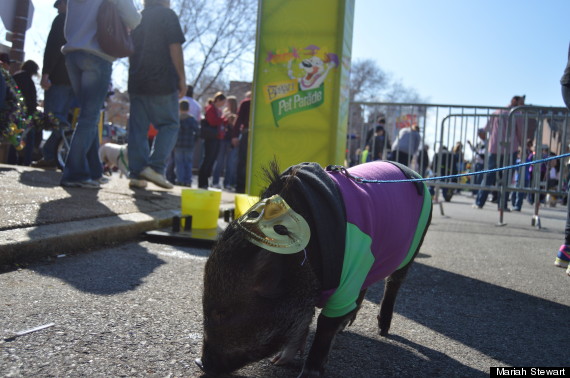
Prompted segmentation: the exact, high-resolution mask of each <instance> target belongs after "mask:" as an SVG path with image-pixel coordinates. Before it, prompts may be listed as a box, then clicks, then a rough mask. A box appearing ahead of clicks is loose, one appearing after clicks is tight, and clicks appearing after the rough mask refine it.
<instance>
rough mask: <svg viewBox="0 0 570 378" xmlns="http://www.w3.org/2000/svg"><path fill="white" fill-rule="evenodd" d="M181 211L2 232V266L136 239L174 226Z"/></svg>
mask: <svg viewBox="0 0 570 378" xmlns="http://www.w3.org/2000/svg"><path fill="white" fill-rule="evenodd" d="M178 213H179V212H178V211H175V210H161V211H156V212H152V213H148V214H145V213H131V214H121V215H115V216H110V217H102V218H94V219H86V220H81V221H73V222H66V223H54V224H48V225H42V226H35V227H27V228H20V229H13V230H6V231H0V265H10V264H14V263H16V262H28V261H32V260H36V259H39V258H43V257H48V256H54V255H59V254H64V253H70V252H79V251H82V250H86V249H90V248H95V247H101V246H102V245H109V244H114V243H120V242H125V241H129V240H133V239H136V238H137V237H138V236H139V235H140V234H141V233H143V232H145V231H150V230H155V229H158V228H165V227H169V226H171V225H172V217H173V216H174V215H177V214H178Z"/></svg>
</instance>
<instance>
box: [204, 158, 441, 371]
mask: <svg viewBox="0 0 570 378" xmlns="http://www.w3.org/2000/svg"><path fill="white" fill-rule="evenodd" d="M266 176H267V178H268V181H269V182H270V184H269V186H268V188H267V189H266V190H265V192H264V193H263V195H262V196H261V198H262V199H261V201H259V202H258V203H257V204H255V205H253V206H252V207H251V208H250V209H249V210H248V211H247V212H246V213H245V214H243V215H242V216H241V217H239V218H238V219H237V220H235V221H234V222H232V223H231V224H230V225H229V226H228V227H227V228H226V230H225V231H224V232H223V234H222V235H221V236H220V238H219V240H218V242H217V243H216V245H215V246H214V248H213V251H212V253H211V254H210V257H209V258H208V261H207V262H206V268H205V273H204V292H203V296H202V300H203V310H204V340H203V342H204V343H203V348H202V356H201V358H199V359H197V360H196V364H197V365H198V366H199V367H200V368H202V370H204V371H205V372H206V373H208V374H212V375H218V374H225V373H229V372H231V371H234V370H236V369H239V368H240V367H242V366H244V365H246V364H248V363H251V362H255V361H259V360H261V359H262V358H265V357H269V356H274V357H273V359H272V362H273V363H275V364H277V365H282V364H286V363H289V362H292V361H293V360H294V358H295V356H296V355H297V352H298V351H304V350H305V343H306V340H307V335H308V334H309V329H310V325H311V322H312V319H313V315H314V313H315V307H321V308H322V311H321V313H320V315H319V317H318V320H317V330H316V333H315V336H314V341H313V344H312V346H311V348H310V351H309V354H308V356H307V358H306V360H305V364H304V367H303V371H302V373H301V375H299V377H322V376H324V374H325V365H326V362H327V360H328V355H329V352H330V349H331V347H332V344H333V341H334V339H335V336H336V334H337V333H338V332H340V331H341V330H342V329H344V327H346V326H347V325H349V324H351V323H352V322H353V321H354V319H355V318H356V314H357V312H358V309H359V308H360V305H361V303H362V301H363V299H364V295H365V293H366V289H367V288H368V287H369V286H370V285H372V284H373V283H375V282H377V281H380V280H383V279H386V283H385V290H384V298H383V299H382V304H381V306H380V314H379V315H378V326H379V328H380V335H383V336H386V335H387V334H388V330H389V328H390V323H391V321H392V313H393V310H394V302H395V300H396V295H397V293H398V289H399V288H400V285H401V284H402V282H403V281H404V278H405V277H406V273H407V271H408V269H409V267H410V265H411V263H412V262H413V260H414V258H415V257H416V255H417V254H418V251H419V249H420V246H421V244H422V242H423V239H424V236H425V233H426V231H427V229H428V227H429V224H430V221H431V212H432V203H431V196H430V194H429V190H428V188H427V187H426V185H425V183H423V182H420V181H413V182H410V181H409V180H408V179H410V178H418V177H419V175H418V174H417V173H415V172H413V171H412V170H410V169H409V168H408V167H406V166H403V165H401V164H398V163H394V162H381V161H377V162H371V163H366V164H361V165H358V166H355V167H352V168H349V169H345V168H344V167H339V166H331V167H327V168H326V169H323V168H322V167H321V166H320V165H318V164H317V163H302V164H298V165H295V166H292V167H290V168H288V169H287V170H285V171H284V172H283V173H280V172H279V169H278V168H277V165H276V164H275V163H274V164H273V165H272V166H270V167H269V169H267V170H266ZM363 179H367V180H363ZM370 180H372V181H385V180H388V181H390V180H392V181H393V180H396V181H398V182H396V183H378V182H370ZM399 181H402V182H399Z"/></svg>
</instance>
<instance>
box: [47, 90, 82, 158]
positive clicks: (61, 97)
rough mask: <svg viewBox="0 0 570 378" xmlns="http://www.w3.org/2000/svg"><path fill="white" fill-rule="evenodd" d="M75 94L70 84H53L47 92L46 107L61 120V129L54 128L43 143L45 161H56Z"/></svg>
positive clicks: (67, 125) (67, 126) (48, 111)
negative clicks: (58, 147)
mask: <svg viewBox="0 0 570 378" xmlns="http://www.w3.org/2000/svg"><path fill="white" fill-rule="evenodd" d="M74 99H75V95H74V93H73V88H72V87H71V86H70V85H52V86H51V87H50V88H49V89H48V90H47V91H46V92H45V103H44V108H45V111H46V112H47V113H52V114H53V115H54V116H55V118H57V119H58V120H59V130H53V131H52V133H51V135H50V136H49V138H48V139H47V140H46V142H45V143H44V145H43V148H42V155H43V158H44V160H45V161H54V163H55V159H56V158H57V146H58V145H59V141H60V140H61V138H62V131H63V130H66V129H67V128H69V121H68V119H67V117H68V115H69V109H70V108H71V106H72V104H73V101H74Z"/></svg>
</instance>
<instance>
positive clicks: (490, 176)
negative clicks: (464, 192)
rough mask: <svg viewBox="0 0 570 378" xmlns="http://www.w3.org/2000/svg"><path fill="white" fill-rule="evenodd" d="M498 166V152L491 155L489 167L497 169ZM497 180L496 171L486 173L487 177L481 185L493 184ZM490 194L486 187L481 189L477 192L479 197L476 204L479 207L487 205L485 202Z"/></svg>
mask: <svg viewBox="0 0 570 378" xmlns="http://www.w3.org/2000/svg"><path fill="white" fill-rule="evenodd" d="M496 166H497V154H491V155H489V169H495V168H496ZM496 180H497V176H496V174H495V172H493V173H486V174H485V177H483V181H481V186H493V185H495V182H496ZM488 196H489V191H488V190H485V189H481V190H479V192H477V198H476V200H475V205H477V206H478V207H483V206H485V202H486V201H487V197H488Z"/></svg>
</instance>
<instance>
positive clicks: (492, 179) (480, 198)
mask: <svg viewBox="0 0 570 378" xmlns="http://www.w3.org/2000/svg"><path fill="white" fill-rule="evenodd" d="M516 155H517V154H516V152H515V153H513V154H512V156H511V158H512V159H511V160H510V161H513V162H514V161H516V158H517V156H516ZM498 163H500V162H497V154H490V155H489V167H488V169H495V168H498ZM505 163H508V162H505ZM497 174H498V172H493V173H486V174H485V177H484V178H483V181H482V182H481V185H482V186H493V185H495V183H496V182H497ZM502 174H504V175H506V174H507V172H505V171H503V172H502ZM488 196H489V191H488V190H483V189H481V190H479V191H478V192H477V198H476V199H475V204H476V205H477V206H479V207H483V206H485V202H487V197H488ZM508 200H509V193H508V192H505V197H504V202H503V206H504V207H505V208H506V207H507V204H508ZM500 203H501V201H499V206H500Z"/></svg>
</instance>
